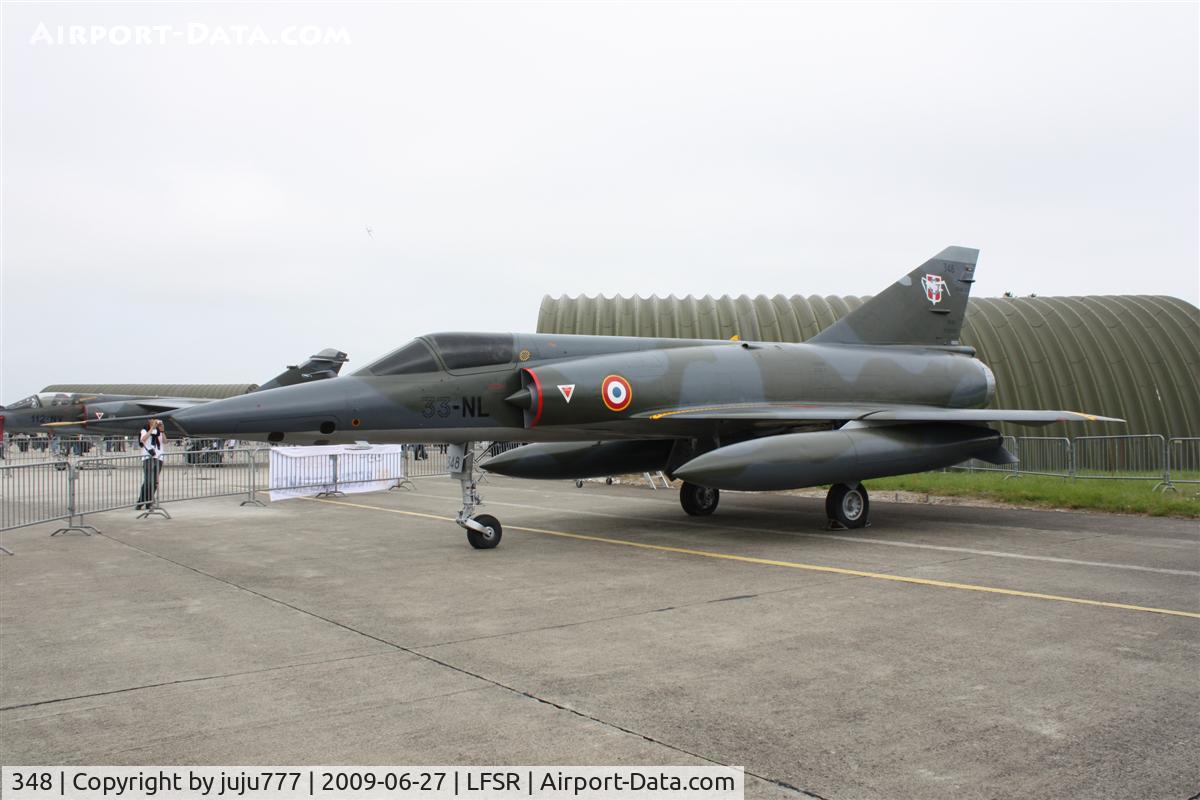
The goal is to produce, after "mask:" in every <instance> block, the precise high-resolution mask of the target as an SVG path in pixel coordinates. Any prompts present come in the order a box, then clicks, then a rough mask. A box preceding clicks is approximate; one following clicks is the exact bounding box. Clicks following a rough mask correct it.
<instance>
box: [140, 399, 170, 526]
mask: <svg viewBox="0 0 1200 800" xmlns="http://www.w3.org/2000/svg"><path fill="white" fill-rule="evenodd" d="M138 439H139V441H141V443H142V491H141V492H140V493H139V494H138V500H137V505H135V506H134V508H136V509H137V510H139V511H141V510H143V509H149V508H150V507H151V506H152V505H153V504H154V495H155V493H156V492H157V491H158V473H159V471H160V470H161V469H162V464H163V460H164V458H165V457H166V452H165V451H166V447H167V432H166V429H165V428H164V427H163V423H162V420H160V419H152V420H150V422H149V423H148V424H147V425H146V427H145V428H142V432H141V434H140V435H139V436H138Z"/></svg>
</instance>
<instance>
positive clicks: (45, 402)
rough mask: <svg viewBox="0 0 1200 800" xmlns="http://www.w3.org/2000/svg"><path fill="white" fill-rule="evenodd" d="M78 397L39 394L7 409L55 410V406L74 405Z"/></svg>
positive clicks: (56, 393)
mask: <svg viewBox="0 0 1200 800" xmlns="http://www.w3.org/2000/svg"><path fill="white" fill-rule="evenodd" d="M77 397H78V395H73V394H63V393H62V392H41V393H39V394H31V395H29V397H26V398H23V399H21V400H18V401H17V402H15V403H12V404H11V405H7V406H5V408H8V409H12V410H13V411H16V410H17V409H21V408H53V407H54V406H69V405H71V404H72V403H75V402H78V401H77V399H76V398H77Z"/></svg>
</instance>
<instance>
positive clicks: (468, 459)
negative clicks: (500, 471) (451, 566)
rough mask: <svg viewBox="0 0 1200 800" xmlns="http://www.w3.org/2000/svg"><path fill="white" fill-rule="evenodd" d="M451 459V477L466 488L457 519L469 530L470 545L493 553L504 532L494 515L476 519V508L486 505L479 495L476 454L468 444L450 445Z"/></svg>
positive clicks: (463, 491) (483, 515) (456, 520)
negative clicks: (476, 478) (476, 477)
mask: <svg viewBox="0 0 1200 800" xmlns="http://www.w3.org/2000/svg"><path fill="white" fill-rule="evenodd" d="M447 456H448V457H449V461H450V477H451V478H454V479H456V480H457V481H458V483H459V485H460V486H462V500H463V506H462V509H461V510H460V511H459V512H458V516H457V517H456V518H455V520H454V521H455V522H457V523H458V524H459V525H460V526H461V527H463V528H465V529H466V531H467V542H469V543H470V545H471V547H474V548H475V549H476V550H491V549H492V548H493V547H495V546H496V545H498V544H500V537H501V536H503V535H504V529H503V528H502V527H500V520H498V519H496V518H495V517H493V516H492V515H491V514H480V515H479V516H474V514H475V509H476V508H477V507H478V506H480V505H482V504H483V498H481V497H480V496H479V484H477V483H476V482H475V451H474V449H473V448H472V446H471V444H470V443H469V442H468V443H467V444H465V445H461V444H453V445H450V447H449V449H448V451H447Z"/></svg>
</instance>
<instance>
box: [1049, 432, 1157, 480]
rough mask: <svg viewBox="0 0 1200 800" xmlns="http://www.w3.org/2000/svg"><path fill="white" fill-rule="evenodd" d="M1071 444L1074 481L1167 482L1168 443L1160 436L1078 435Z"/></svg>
mask: <svg viewBox="0 0 1200 800" xmlns="http://www.w3.org/2000/svg"><path fill="white" fill-rule="evenodd" d="M1072 444H1073V447H1072V455H1073V458H1072V462H1071V475H1072V477H1074V478H1079V479H1089V480H1147V481H1157V482H1158V484H1160V485H1162V484H1165V483H1166V471H1167V464H1166V451H1167V443H1166V439H1164V438H1163V437H1162V436H1160V435H1159V434H1148V435H1143V436H1077V437H1075V439H1074V441H1073V442H1072Z"/></svg>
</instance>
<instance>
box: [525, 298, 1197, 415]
mask: <svg viewBox="0 0 1200 800" xmlns="http://www.w3.org/2000/svg"><path fill="white" fill-rule="evenodd" d="M868 299H870V298H869V297H824V298H822V297H816V296H812V297H800V296H798V295H797V296H792V297H784V296H783V295H775V296H774V297H767V296H765V295H759V296H758V297H750V296H748V295H742V296H741V297H730V296H728V295H726V296H723V297H719V298H715V297H709V296H705V297H692V296H688V297H682V298H679V297H674V296H671V297H665V298H663V297H620V296H618V297H613V298H608V297H586V296H581V297H567V296H563V297H557V298H555V297H550V296H549V295H547V296H546V297H544V298H543V299H542V307H541V311H540V312H539V314H538V332H539V333H563V334H565V333H582V334H606V335H611V336H664V337H677V338H682V339H729V338H731V337H733V336H739V337H740V338H742V339H744V340H747V341H768V342H803V341H804V340H805V339H808V338H810V337H812V336H814V335H815V334H816V333H817V332H818V331H820V330H822V329H824V328H825V327H827V326H829V325H831V324H833V323H834V322H835V321H837V320H838V319H840V318H842V317H843V316H845V315H846V314H848V313H850V312H851V311H852V310H854V309H855V308H858V307H859V306H860V305H862V304H863V303H864V302H865V301H866V300H868ZM962 340H963V344H966V345H971V346H973V347H974V348H975V349H976V350H977V351H978V354H979V358H980V359H981V360H982V361H983V362H984V363H986V364H987V365H988V366H990V367H991V368H992V371H993V372H994V373H995V374H996V397H995V399H994V400H993V405H995V406H996V407H1003V408H1031V409H1036V408H1062V409H1068V410H1082V411H1088V412H1091V413H1094V414H1102V415H1106V416H1113V417H1120V418H1122V419H1125V420H1127V421H1128V424H1126V425H1119V424H1105V425H1098V424H1097V425H1088V426H1086V427H1087V430H1086V431H1085V430H1083V426H1073V427H1071V428H1068V427H1067V426H1066V425H1061V424H1060V425H1051V426H1047V427H1045V428H1026V427H1016V426H1007V429H1006V430H1005V433H1011V434H1014V435H1017V436H1043V435H1044V436H1081V435H1085V434H1091V435H1107V434H1112V435H1120V434H1143V433H1159V434H1163V435H1164V436H1168V437H1169V436H1200V309H1197V308H1196V307H1195V306H1193V305H1192V304H1190V303H1188V302H1186V301H1184V300H1180V299H1178V298H1175V297H1163V296H1149V295H1120V296H1094V297H1020V298H1015V297H1014V298H1009V297H989V298H971V301H970V303H969V305H968V308H967V320H966V325H965V326H964V329H963V336H962Z"/></svg>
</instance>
